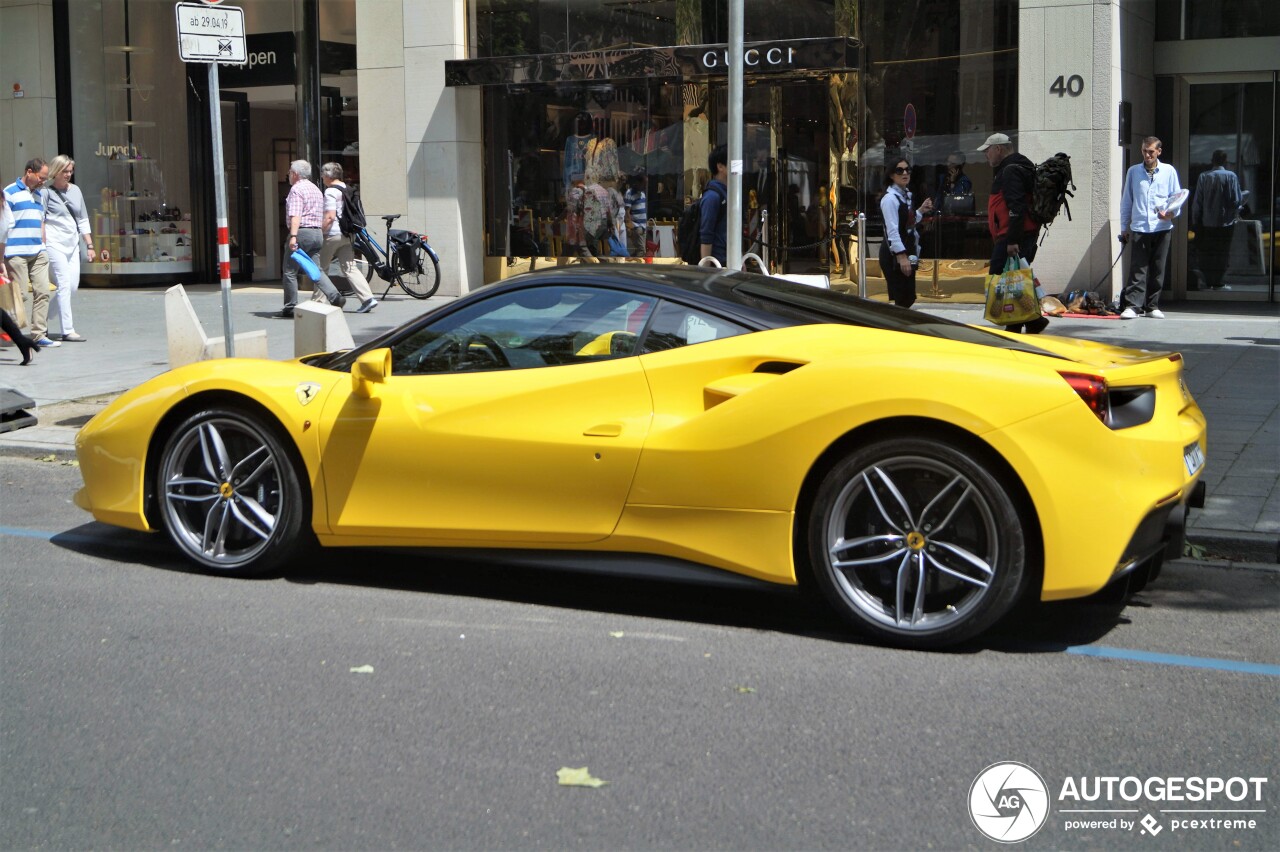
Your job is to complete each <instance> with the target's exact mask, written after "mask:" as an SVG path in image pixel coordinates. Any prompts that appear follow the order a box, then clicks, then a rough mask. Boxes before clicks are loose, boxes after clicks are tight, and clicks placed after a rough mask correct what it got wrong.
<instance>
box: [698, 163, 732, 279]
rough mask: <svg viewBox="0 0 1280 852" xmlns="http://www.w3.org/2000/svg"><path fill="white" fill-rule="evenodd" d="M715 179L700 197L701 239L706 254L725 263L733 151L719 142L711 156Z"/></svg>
mask: <svg viewBox="0 0 1280 852" xmlns="http://www.w3.org/2000/svg"><path fill="white" fill-rule="evenodd" d="M707 170H708V171H709V172H711V180H710V182H708V183H707V188H706V190H705V191H704V192H703V193H702V198H700V199H698V205H699V206H698V240H699V243H700V245H701V252H702V256H703V257H714V258H715V259H716V260H718V261H720V265H721V266H724V264H725V262H726V261H725V257H726V256H727V254H728V251H729V248H728V244H729V222H728V218H729V216H728V213H729V211H728V207H729V204H728V198H729V183H728V181H729V154H728V149H727V148H726V147H725V146H724V145H717V146H716V147H715V149H714V150H713V151H712V152H711V153H710V154H709V155H708V156H707Z"/></svg>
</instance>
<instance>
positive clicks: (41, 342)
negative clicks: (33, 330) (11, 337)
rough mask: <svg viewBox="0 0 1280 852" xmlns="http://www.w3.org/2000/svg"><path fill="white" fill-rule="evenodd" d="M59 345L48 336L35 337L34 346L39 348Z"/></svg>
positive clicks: (59, 344) (50, 347)
mask: <svg viewBox="0 0 1280 852" xmlns="http://www.w3.org/2000/svg"><path fill="white" fill-rule="evenodd" d="M61 345H62V344H61V343H59V342H58V341H56V340H51V339H50V338H49V337H48V336H45V337H38V338H36V346H39V347H40V348H41V349H52V348H53V347H55V346H61Z"/></svg>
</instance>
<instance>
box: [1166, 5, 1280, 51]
mask: <svg viewBox="0 0 1280 852" xmlns="http://www.w3.org/2000/svg"><path fill="white" fill-rule="evenodd" d="M1277 35H1280V3H1275V2H1274V0H1225V2H1224V0H1156V39H1158V40H1159V41H1182V40H1186V39H1202V38H1256V37H1259V36H1277Z"/></svg>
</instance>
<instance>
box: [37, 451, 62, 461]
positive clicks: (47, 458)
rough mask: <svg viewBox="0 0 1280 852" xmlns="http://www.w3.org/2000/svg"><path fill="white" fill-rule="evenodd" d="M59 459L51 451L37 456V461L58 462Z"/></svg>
mask: <svg viewBox="0 0 1280 852" xmlns="http://www.w3.org/2000/svg"><path fill="white" fill-rule="evenodd" d="M57 460H58V457H57V456H55V455H54V454H53V453H49V455H47V456H36V461H42V462H56V461H57Z"/></svg>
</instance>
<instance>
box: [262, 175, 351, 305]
mask: <svg viewBox="0 0 1280 852" xmlns="http://www.w3.org/2000/svg"><path fill="white" fill-rule="evenodd" d="M289 183H290V184H292V186H291V187H290V189H289V195H288V196H286V197H285V200H284V216H285V221H286V222H288V223H289V238H288V241H287V242H286V243H285V246H284V276H283V278H284V308H283V309H282V310H281V311H280V313H278V314H276V316H278V317H280V318H282V319H290V318H292V317H293V309H294V307H295V306H296V305H297V304H298V262H297V261H296V260H294V259H293V256H292V255H293V252H294V251H296V250H297V249H302V250H303V252H305V253H306V254H307V255H308V256H309V257H310V258H311V262H312V263H314V264H315V265H316V266H317V267H319V266H320V249H322V248H324V235H323V234H322V233H321V231H320V225H321V223H322V222H323V221H324V195H323V193H321V192H320V189H319V187H317V186H316V185H315V184H314V183H312V182H311V164H310V163H308V162H307V161H306V160H294V161H293V162H292V163H290V164H289ZM328 272H329V270H327V269H321V270H320V280H319V281H316V282H314V283H313V286H315V287H318V288H320V291H321V292H322V293H324V295H325V296H326V297H327V298H328V299H329V302H330V303H331V304H333V305H336V306H337V307H339V308H341V307H342V306H343V304H344V303H345V302H346V301H347V300H346V299H345V298H343V296H342V295H341V294H340V293H339V292H338V288H337V287H334V286H333V282H332V281H330V280H329V275H328Z"/></svg>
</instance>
